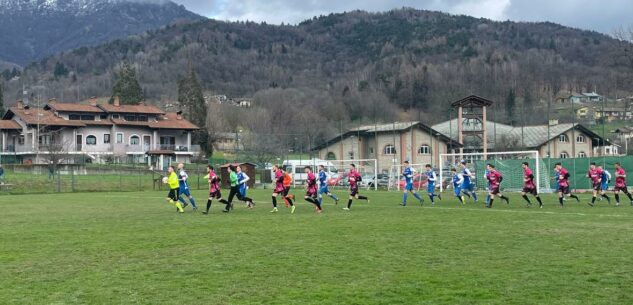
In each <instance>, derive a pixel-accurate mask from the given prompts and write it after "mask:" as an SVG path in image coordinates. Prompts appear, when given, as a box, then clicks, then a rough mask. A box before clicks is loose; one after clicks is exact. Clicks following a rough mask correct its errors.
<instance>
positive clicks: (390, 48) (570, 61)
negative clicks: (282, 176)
mask: <svg viewBox="0 0 633 305" xmlns="http://www.w3.org/2000/svg"><path fill="white" fill-rule="evenodd" d="M621 49H622V48H621V42H620V41H618V40H615V39H613V38H611V37H609V36H606V35H603V34H599V33H596V32H591V31H583V30H578V29H573V28H568V27H564V26H561V25H557V24H553V23H517V22H510V21H505V22H496V21H491V20H487V19H481V18H473V17H468V16H455V15H449V14H444V13H439V12H429V11H420V10H413V9H398V10H393V11H389V12H384V13H368V12H363V11H354V12H348V13H343V14H331V15H328V16H320V17H315V18H313V19H310V20H307V21H305V22H302V23H301V24H299V25H296V26H289V25H281V26H278V25H269V24H265V23H260V24H258V23H253V22H221V21H216V20H202V21H198V22H194V23H185V24H175V25H169V26H166V27H165V28H162V29H159V30H151V31H149V32H147V33H144V34H140V35H136V36H132V37H129V38H126V39H120V40H116V41H113V42H109V43H106V44H103V45H100V46H96V47H82V48H79V49H76V50H73V51H71V52H66V53H64V54H58V55H55V56H52V57H49V58H47V59H45V60H42V61H40V62H38V63H35V64H32V65H29V66H28V67H27V68H26V70H25V71H24V75H23V76H22V79H21V81H20V82H15V83H9V84H7V90H6V94H7V95H8V96H7V98H6V99H5V100H8V101H13V100H15V99H17V98H20V93H21V90H20V89H21V87H20V86H21V85H22V84H27V85H30V86H33V85H45V86H46V87H47V88H48V91H47V92H48V95H49V97H56V98H58V99H59V98H62V97H63V98H64V99H66V100H71V101H72V100H83V99H85V98H87V97H90V96H93V95H95V96H108V95H109V94H110V92H111V88H112V84H113V83H114V78H115V74H116V71H117V70H118V68H119V67H120V65H121V63H122V62H130V63H132V64H134V65H135V66H136V67H137V72H138V75H139V80H140V83H141V85H142V87H143V90H144V95H145V97H146V98H147V99H148V100H151V101H153V102H160V101H164V102H170V101H171V102H173V101H175V100H176V98H177V87H176V84H177V81H178V79H179V78H180V77H181V76H182V75H184V74H185V73H186V71H187V67H188V66H189V65H190V64H191V66H192V67H193V68H194V70H195V71H196V72H197V74H198V77H199V80H200V82H201V84H202V86H203V87H204V88H205V89H206V90H207V91H208V92H209V93H211V92H213V93H216V94H226V95H229V96H254V97H255V98H256V101H255V105H258V106H262V107H267V108H268V109H270V110H271V111H276V112H278V111H281V110H283V111H284V115H286V116H290V117H297V118H300V117H304V116H305V114H306V113H310V114H311V115H313V116H315V117H318V118H319V119H321V120H326V121H327V120H344V121H347V120H366V121H367V120H369V121H376V120H378V121H381V120H383V121H384V120H390V119H401V118H403V117H406V116H408V117H409V118H410V117H413V118H415V119H418V118H422V119H426V120H429V121H430V122H436V121H439V120H442V119H447V118H448V117H449V113H450V112H449V111H448V109H449V108H450V106H449V105H450V102H451V101H455V100H457V99H459V98H461V97H463V96H466V95H470V94H477V95H481V96H483V97H487V98H490V99H492V100H494V101H496V102H497V103H496V104H495V105H496V107H495V108H494V109H493V110H494V115H493V117H494V119H497V120H501V121H505V122H508V123H513V122H516V121H517V120H519V119H520V120H528V123H536V122H539V123H541V122H543V121H545V120H546V118H547V116H546V115H545V112H544V111H545V109H546V105H545V104H544V101H548V100H553V98H554V96H555V95H556V94H557V93H558V92H560V91H563V90H564V91H567V92H569V91H577V92H581V91H598V92H599V93H602V94H604V95H609V96H629V95H630V94H631V92H633V81H631V80H633V77H632V75H633V72H632V70H633V66H631V65H627V61H626V60H625V59H626V58H624V57H623V56H625V54H623V53H622V52H621ZM59 67H64V68H65V69H57V68H59ZM56 70H60V71H64V72H65V71H66V70H68V72H69V73H63V74H60V73H55V71H56ZM625 94H628V95H625ZM281 102H284V103H291V104H280V103H281ZM528 110H529V113H530V114H531V115H525V116H522V115H520V114H521V113H525V111H528ZM289 111H291V112H289ZM337 126H338V125H337ZM233 130H235V129H233Z"/></svg>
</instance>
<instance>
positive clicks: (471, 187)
mask: <svg viewBox="0 0 633 305" xmlns="http://www.w3.org/2000/svg"><path fill="white" fill-rule="evenodd" d="M460 166H461V167H462V177H463V178H464V182H463V183H462V192H463V193H464V194H466V196H468V197H470V196H471V195H472V196H473V199H474V200H475V202H477V193H476V192H475V184H474V183H473V181H472V179H473V178H474V177H475V174H473V173H472V172H471V171H470V169H468V167H467V166H466V161H465V160H462V162H461V164H460Z"/></svg>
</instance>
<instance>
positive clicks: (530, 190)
mask: <svg viewBox="0 0 633 305" xmlns="http://www.w3.org/2000/svg"><path fill="white" fill-rule="evenodd" d="M521 167H522V168H523V191H521V196H523V199H525V201H527V207H530V206H532V202H530V198H528V196H527V195H528V194H532V195H533V196H534V197H535V198H536V201H538V205H539V207H540V208H541V209H542V208H543V201H541V196H540V195H539V194H538V190H537V189H536V184H534V174H533V173H532V170H531V169H530V164H529V163H527V162H523V164H521Z"/></svg>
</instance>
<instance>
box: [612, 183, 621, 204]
mask: <svg viewBox="0 0 633 305" xmlns="http://www.w3.org/2000/svg"><path fill="white" fill-rule="evenodd" d="M613 197H615V206H619V205H620V189H619V188H618V187H617V186H616V187H615V189H614V190H613Z"/></svg>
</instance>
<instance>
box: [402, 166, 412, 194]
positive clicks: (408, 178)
mask: <svg viewBox="0 0 633 305" xmlns="http://www.w3.org/2000/svg"><path fill="white" fill-rule="evenodd" d="M402 176H403V177H404V189H405V190H407V191H413V169H411V167H407V168H405V169H404V171H403V172H402Z"/></svg>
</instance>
